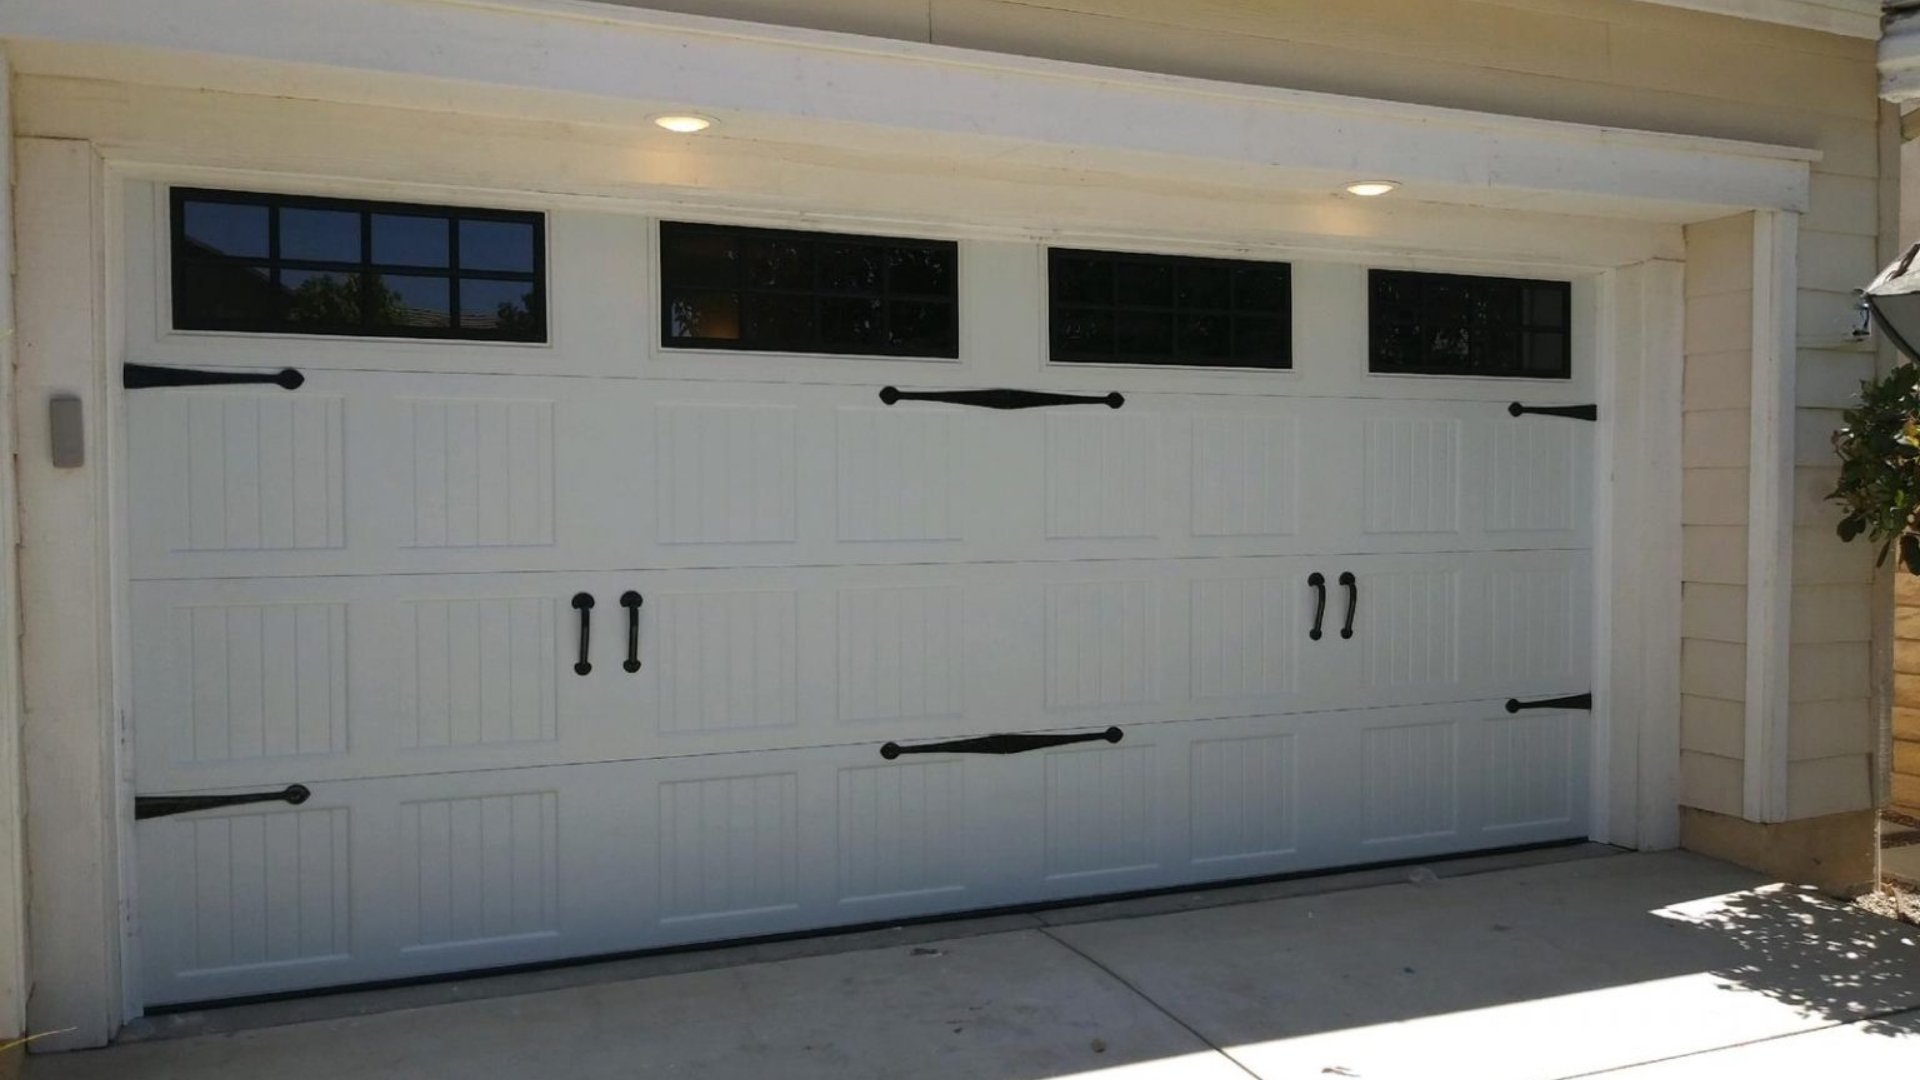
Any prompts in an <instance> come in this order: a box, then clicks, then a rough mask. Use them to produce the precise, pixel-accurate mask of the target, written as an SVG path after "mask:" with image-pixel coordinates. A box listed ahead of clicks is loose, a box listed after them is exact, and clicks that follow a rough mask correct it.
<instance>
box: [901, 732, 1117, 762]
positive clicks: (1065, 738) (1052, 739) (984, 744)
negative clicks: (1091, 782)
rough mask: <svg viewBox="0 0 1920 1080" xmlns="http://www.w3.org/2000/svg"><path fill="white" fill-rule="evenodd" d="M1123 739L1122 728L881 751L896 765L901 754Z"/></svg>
mask: <svg viewBox="0 0 1920 1080" xmlns="http://www.w3.org/2000/svg"><path fill="white" fill-rule="evenodd" d="M1123 737H1124V735H1123V733H1122V732H1121V731H1120V729H1119V728H1117V727H1110V728H1108V729H1107V730H1105V731H1089V732H1085V733H1083V734H1080V735H982V736H980V737H979V738H975V739H953V740H950V741H948V742H936V743H922V744H920V745H919V746H901V745H900V744H899V743H896V742H890V743H887V744H886V745H885V746H882V747H881V748H880V756H881V757H883V758H886V759H887V760H888V761H892V760H893V759H894V758H897V757H899V756H900V755H901V754H1024V753H1026V752H1027V751H1029V750H1045V749H1047V748H1048V747H1050V746H1068V745H1070V744H1073V743H1083V742H1110V743H1117V742H1119V741H1120V740H1121V739H1122V738H1123Z"/></svg>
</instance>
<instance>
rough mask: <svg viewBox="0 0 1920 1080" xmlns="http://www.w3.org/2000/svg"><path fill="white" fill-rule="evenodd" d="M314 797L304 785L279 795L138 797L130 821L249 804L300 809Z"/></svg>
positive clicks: (296, 785)
mask: <svg viewBox="0 0 1920 1080" xmlns="http://www.w3.org/2000/svg"><path fill="white" fill-rule="evenodd" d="M312 797H313V792H311V791H308V790H307V786H306V785H305V784H288V785H287V786H286V787H285V788H282V789H281V790H279V791H254V792H249V793H247V794H245V795H141V796H139V797H138V798H136V799H134V800H133V818H134V820H135V821H145V820H147V819H148V818H157V817H172V816H173V815H174V814H191V813H193V812H194V811H195V810H218V809H220V808H221V807H223V806H245V805H246V804H248V803H266V802H283V803H287V804H288V805H290V806H299V805H300V804H301V803H303V802H306V801H307V800H308V799H310V798H312Z"/></svg>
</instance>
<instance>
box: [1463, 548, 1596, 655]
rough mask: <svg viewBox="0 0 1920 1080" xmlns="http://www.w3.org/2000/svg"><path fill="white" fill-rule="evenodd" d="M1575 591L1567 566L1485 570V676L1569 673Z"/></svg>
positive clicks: (1578, 616) (1576, 616) (1578, 615)
mask: <svg viewBox="0 0 1920 1080" xmlns="http://www.w3.org/2000/svg"><path fill="white" fill-rule="evenodd" d="M1577 595H1579V590H1578V589H1577V588H1576V586H1575V582H1574V578H1573V571H1572V570H1571V569H1567V568H1559V567H1554V568H1545V569H1529V570H1494V571H1491V572H1490V573H1489V574H1488V575H1487V630H1486V643H1487V661H1488V672H1487V673H1488V675H1489V676H1490V677H1492V678H1493V679H1495V680H1502V679H1506V680H1526V681H1528V682H1539V681H1541V680H1552V679H1556V678H1564V677H1571V676H1572V675H1573V673H1574V671H1575V670H1577V668H1578V666H1579V665H1578V661H1577V659H1576V656H1575V652H1576V648H1575V645H1576V638H1577V635H1576V634H1575V632H1574V620H1576V619H1584V618H1585V617H1586V612H1584V611H1580V610H1577V609H1576V608H1575V607H1574V597H1576V596H1577Z"/></svg>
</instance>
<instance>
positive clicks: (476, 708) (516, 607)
mask: <svg viewBox="0 0 1920 1080" xmlns="http://www.w3.org/2000/svg"><path fill="white" fill-rule="evenodd" d="M406 608H407V609H408V611H409V614H410V615H411V618H410V619H409V620H408V626H409V628H410V629H411V631H412V633H411V634H410V635H408V636H407V638H406V645H407V648H408V650H409V655H408V656H406V657H405V658H404V660H403V661H402V670H403V672H404V678H405V680H406V682H405V689H404V694H405V697H404V700H405V702H406V711H405V713H404V716H405V717H406V718H407V719H406V722H405V723H403V725H402V730H401V733H400V734H401V738H400V743H401V745H402V746H408V747H437V746H472V745H477V744H482V743H515V742H536V741H540V740H546V739H552V738H554V737H555V736H556V735H557V730H556V727H557V725H556V721H555V714H556V711H557V709H556V705H555V686H554V683H555V676H554V672H555V670H556V668H557V667H558V665H559V664H560V660H559V658H558V655H557V652H556V648H557V646H556V644H555V640H554V637H555V629H554V627H555V624H556V617H557V616H556V608H555V604H554V601H553V600H552V598H550V597H486V598H477V599H461V600H414V601H410V602H408V603H407V604H406Z"/></svg>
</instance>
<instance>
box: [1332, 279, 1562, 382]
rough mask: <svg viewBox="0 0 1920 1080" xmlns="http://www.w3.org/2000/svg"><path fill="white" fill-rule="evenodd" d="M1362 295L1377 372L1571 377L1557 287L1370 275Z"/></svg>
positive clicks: (1527, 282)
mask: <svg viewBox="0 0 1920 1080" xmlns="http://www.w3.org/2000/svg"><path fill="white" fill-rule="evenodd" d="M1368 294H1369V295H1368V317H1369V322H1370V324H1371V326H1370V336H1371V349H1370V352H1371V359H1370V365H1369V367H1370V370H1372V371H1373V372H1375V373H1377V374H1386V375H1465V376H1473V377H1477V378H1484V377H1489V376H1492V377H1507V378H1529V379H1565V378H1570V377H1572V374H1573V356H1572V344H1571V333H1570V328H1571V324H1572V308H1573V289H1572V287H1571V286H1570V285H1568V284H1567V283H1566V282H1564V281H1533V280H1528V279H1523V278H1498V277H1474V276H1469V275H1464V274H1421V273H1414V272H1411V271H1405V270H1373V271H1369V272H1368Z"/></svg>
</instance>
